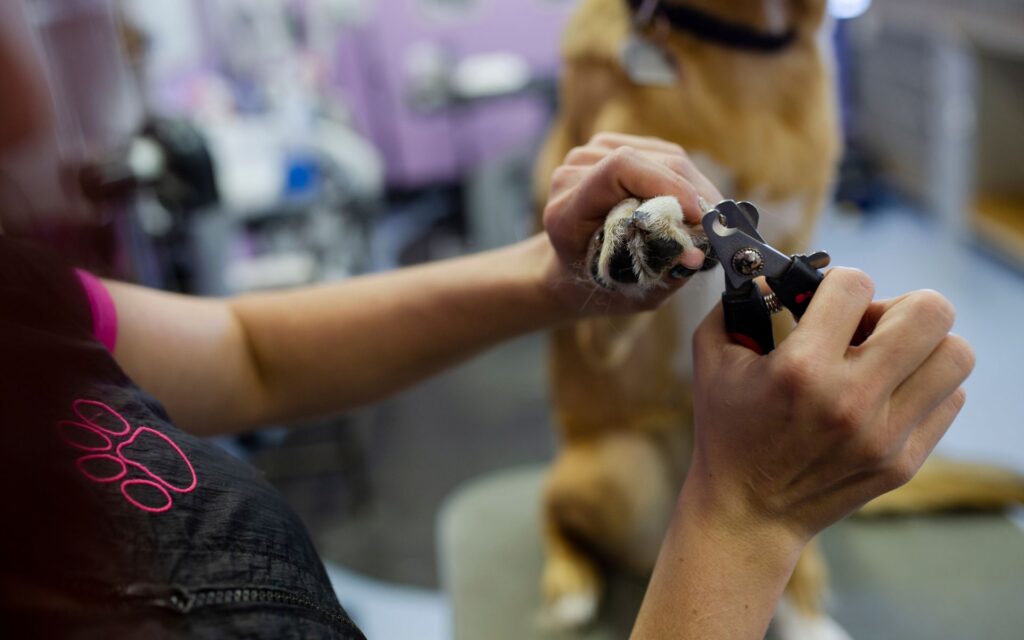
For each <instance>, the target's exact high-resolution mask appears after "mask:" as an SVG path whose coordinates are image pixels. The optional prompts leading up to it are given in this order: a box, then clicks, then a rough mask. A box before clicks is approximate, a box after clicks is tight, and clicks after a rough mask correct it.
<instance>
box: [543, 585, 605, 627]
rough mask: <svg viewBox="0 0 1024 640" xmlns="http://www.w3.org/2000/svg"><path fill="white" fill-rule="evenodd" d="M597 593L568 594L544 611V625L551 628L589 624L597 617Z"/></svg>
mask: <svg viewBox="0 0 1024 640" xmlns="http://www.w3.org/2000/svg"><path fill="white" fill-rule="evenodd" d="M597 604H598V597H597V593H595V592H592V591H584V592H582V593H569V594H566V595H564V596H562V597H560V598H558V599H557V600H555V601H554V602H553V603H551V604H550V605H549V606H548V607H547V609H546V610H545V611H544V618H543V621H544V626H546V627H547V628H549V629H576V628H579V627H582V626H583V625H585V624H588V623H590V622H592V621H593V620H594V618H596V617H597Z"/></svg>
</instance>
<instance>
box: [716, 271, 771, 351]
mask: <svg viewBox="0 0 1024 640" xmlns="http://www.w3.org/2000/svg"><path fill="white" fill-rule="evenodd" d="M722 308H723V309H724V311H725V330H726V332H727V333H728V334H729V337H730V338H732V340H733V341H734V342H736V343H737V344H741V345H743V346H744V347H747V348H748V349H751V350H753V351H755V352H757V353H759V354H762V355H763V354H766V353H768V352H769V351H771V350H772V349H774V348H775V336H774V335H773V334H772V318H771V313H770V312H769V311H768V305H766V304H765V302H764V298H763V297H762V296H761V292H760V291H758V289H757V287H751V288H750V293H749V295H743V294H736V293H732V294H730V293H723V294H722Z"/></svg>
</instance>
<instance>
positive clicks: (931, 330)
mask: <svg viewBox="0 0 1024 640" xmlns="http://www.w3.org/2000/svg"><path fill="white" fill-rule="evenodd" d="M873 293H874V286H873V283H872V281H871V279H870V278H868V277H867V276H866V275H865V274H863V273H861V272H859V271H856V270H851V269H839V268H837V269H832V270H831V271H830V272H829V273H828V274H827V275H826V277H825V279H824V281H823V282H822V283H821V286H820V288H819V289H818V291H817V293H816V294H815V296H814V299H813V300H812V302H811V305H810V307H809V308H808V310H807V312H806V314H805V315H804V317H803V319H802V320H801V321H800V323H799V324H798V325H797V327H796V329H795V330H794V331H793V333H792V334H791V335H790V336H789V338H788V339H787V340H785V341H784V342H783V343H782V344H781V345H780V346H779V347H778V348H777V349H776V350H775V351H773V352H771V353H770V354H768V355H766V356H758V355H756V354H755V353H754V352H753V351H750V350H749V349H747V348H745V347H742V346H739V345H736V344H733V343H732V342H730V340H729V337H728V336H727V335H726V332H725V327H724V320H723V314H722V308H721V305H719V306H718V307H717V308H716V309H715V310H714V311H713V312H712V313H711V314H710V315H709V316H708V317H707V318H706V319H705V321H704V323H703V324H702V325H701V327H700V328H699V329H698V331H697V332H696V334H695V335H694V340H693V344H694V358H695V360H694V370H695V376H696V380H695V389H694V394H695V396H694V397H695V420H696V433H695V449H694V458H693V464H692V466H691V471H690V475H689V477H688V478H687V481H686V486H685V488H684V494H689V496H690V498H693V499H695V500H696V501H697V502H698V503H700V504H702V505H705V507H706V508H702V509H701V510H702V511H703V512H704V513H705V515H708V514H711V515H710V516H709V517H712V518H713V519H714V518H719V517H723V518H725V521H727V522H728V523H729V524H728V525H727V526H726V527H725V528H724V529H723V531H730V532H735V533H737V534H741V535H742V533H743V532H744V530H748V531H749V530H756V528H757V527H759V526H762V525H766V526H768V527H769V528H772V527H774V533H773V534H772V535H773V536H774V537H773V538H771V539H774V540H778V532H779V531H785V532H788V534H792V537H791V538H790V539H792V540H794V541H795V542H796V543H797V544H802V543H803V542H806V541H807V540H808V539H809V538H810V537H811V536H813V535H814V534H816V533H818V532H819V531H820V530H822V529H824V528H825V527H827V526H828V525H830V524H832V523H834V522H836V521H837V520H839V519H841V518H842V517H844V516H846V515H847V514H849V513H850V512H852V511H854V510H856V509H857V508H859V507H860V506H862V505H863V504H864V503H866V502H868V501H869V500H871V499H872V498H875V497H877V496H879V495H881V494H882V493H885V492H887V491H890V490H892V489H895V488H896V487H898V486H900V485H902V484H904V483H906V482H907V481H908V480H910V478H911V477H912V476H913V475H914V474H915V473H916V472H917V470H918V468H920V466H921V464H922V463H923V462H924V460H925V458H926V457H927V456H928V454H929V453H930V452H931V451H932V449H933V448H934V447H935V445H936V443H938V441H939V439H940V438H941V437H942V435H943V434H944V433H945V432H946V430H947V429H948V428H949V426H950V424H951V423H952V421H953V419H954V418H955V417H956V415H957V413H958V412H959V411H960V409H961V407H962V406H963V404H964V400H965V395H964V391H963V389H962V387H961V386H960V385H961V383H963V381H964V380H965V379H966V378H967V376H968V375H969V374H970V372H971V369H972V368H973V367H974V353H973V351H972V349H971V347H970V346H969V345H968V344H967V342H966V341H964V340H963V339H962V338H960V337H958V336H955V335H951V334H950V333H949V331H950V329H951V327H952V326H953V318H954V310H953V307H952V305H951V304H950V303H949V302H948V301H947V300H946V299H945V298H943V297H942V296H941V295H939V294H938V293H935V292H934V291H916V292H913V293H908V294H906V295H903V296H900V297H898V298H894V299H892V300H886V301H881V302H872V296H873ZM865 336H866V337H865ZM779 525H781V526H779Z"/></svg>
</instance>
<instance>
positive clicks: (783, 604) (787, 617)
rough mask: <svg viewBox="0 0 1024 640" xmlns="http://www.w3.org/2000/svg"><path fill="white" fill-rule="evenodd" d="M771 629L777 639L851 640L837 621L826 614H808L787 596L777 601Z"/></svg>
mask: <svg viewBox="0 0 1024 640" xmlns="http://www.w3.org/2000/svg"><path fill="white" fill-rule="evenodd" d="M772 629H773V630H774V631H775V637H777V638H778V639H779V640H853V639H852V638H851V637H850V634H848V633H847V632H846V630H845V629H843V628H842V627H840V626H839V623H838V622H836V621H835V620H833V619H832V618H830V617H828V616H827V615H826V614H824V613H821V614H818V615H808V614H806V613H804V612H802V611H800V610H799V609H797V608H796V607H795V606H794V605H793V603H792V602H790V601H789V600H788V599H787V598H783V599H782V600H780V601H779V606H778V608H777V609H776V610H775V618H774V619H773V620H772Z"/></svg>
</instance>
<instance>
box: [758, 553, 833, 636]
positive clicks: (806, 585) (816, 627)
mask: <svg viewBox="0 0 1024 640" xmlns="http://www.w3.org/2000/svg"><path fill="white" fill-rule="evenodd" d="M827 583H828V567H827V565H826V564H825V558H824V556H822V554H821V549H819V548H818V544H817V542H816V541H811V543H810V544H809V545H807V548H806V549H804V552H803V553H802V554H800V559H799V560H798V561H797V563H796V568H795V569H794V570H793V575H792V577H791V578H790V579H789V584H787V585H786V592H785V594H784V595H783V598H782V600H781V601H780V602H779V606H778V608H777V609H776V611H775V619H774V620H773V621H772V628H773V629H774V630H775V631H776V634H777V636H778V637H779V638H780V640H850V636H849V634H847V633H846V631H844V630H843V628H842V627H840V626H839V624H838V623H837V622H836V621H835V620H833V619H832V618H830V617H829V616H828V614H826V613H825V610H824V605H823V600H824V597H825V589H826V585H827Z"/></svg>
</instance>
